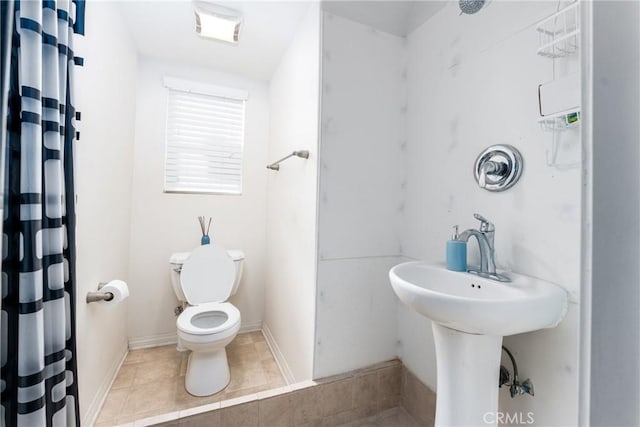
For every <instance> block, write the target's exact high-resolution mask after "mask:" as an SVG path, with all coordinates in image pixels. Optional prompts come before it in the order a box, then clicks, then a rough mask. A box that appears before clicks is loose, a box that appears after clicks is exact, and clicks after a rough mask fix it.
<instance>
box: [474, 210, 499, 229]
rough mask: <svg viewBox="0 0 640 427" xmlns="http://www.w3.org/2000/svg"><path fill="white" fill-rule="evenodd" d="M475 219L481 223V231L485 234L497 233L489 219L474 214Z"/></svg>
mask: <svg viewBox="0 0 640 427" xmlns="http://www.w3.org/2000/svg"><path fill="white" fill-rule="evenodd" d="M473 217H474V218H475V219H477V220H478V221H480V231H483V232H485V231H495V229H496V227H495V225H493V223H492V222H491V221H489V220H488V219H487V218H485V217H483V216H482V215H480V214H479V213H474V214H473Z"/></svg>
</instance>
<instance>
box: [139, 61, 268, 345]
mask: <svg viewBox="0 0 640 427" xmlns="http://www.w3.org/2000/svg"><path fill="white" fill-rule="evenodd" d="M164 76H173V77H179V78H183V79H190V80H193V81H198V82H204V83H210V84H215V85H220V86H228V87H233V88H238V89H243V90H247V91H248V92H249V100H248V101H247V104H246V115H245V123H246V128H245V140H244V154H243V190H242V195H240V196H229V195H198V194H165V193H163V191H162V189H163V166H164V147H165V122H166V108H167V92H166V89H165V88H164V87H163V85H162V79H163V77H164ZM137 77H138V79H137V92H136V96H137V105H136V124H135V147H134V171H133V186H132V192H133V196H132V197H133V199H132V207H131V229H130V234H131V238H130V252H131V258H130V270H129V285H130V290H131V297H130V298H129V324H128V336H129V339H130V342H131V344H132V345H134V346H141V345H151V344H155V345H157V344H161V343H168V342H172V341H175V334H176V323H175V322H176V318H175V316H174V314H173V310H174V307H176V306H177V300H176V298H175V295H174V292H173V289H172V287H171V280H170V275H169V257H170V256H171V254H172V253H174V252H179V251H190V250H192V249H193V248H194V247H196V246H198V245H199V244H200V236H201V233H200V229H199V225H198V222H197V216H198V215H204V216H207V217H209V216H211V217H213V223H212V226H211V233H210V234H211V238H212V240H213V241H214V242H216V243H218V244H220V245H222V246H223V247H225V248H228V249H242V250H243V251H244V252H245V255H246V258H245V262H244V273H243V278H242V282H241V283H240V287H239V289H238V292H237V293H236V295H235V296H233V297H232V298H231V302H232V303H233V304H234V305H235V306H236V307H238V309H239V310H240V313H241V316H242V327H243V328H245V329H246V328H254V329H259V328H260V326H261V322H262V320H263V308H264V306H263V302H264V274H265V271H264V262H265V222H266V221H265V209H266V179H267V176H266V175H267V171H266V169H265V165H266V164H267V143H268V135H269V134H268V132H269V116H268V108H269V105H268V86H267V83H266V82H262V81H256V80H252V79H249V78H244V77H241V76H237V75H229V74H223V73H218V72H215V71H213V70H209V69H204V68H197V67H192V66H189V65H186V64H178V63H171V62H163V61H157V60H152V59H148V58H140V60H139V67H138V76H137Z"/></svg>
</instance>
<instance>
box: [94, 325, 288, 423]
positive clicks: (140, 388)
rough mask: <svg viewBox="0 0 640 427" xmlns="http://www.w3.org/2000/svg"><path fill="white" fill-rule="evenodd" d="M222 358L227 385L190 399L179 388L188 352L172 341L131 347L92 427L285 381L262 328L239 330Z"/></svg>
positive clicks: (182, 382)
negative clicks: (226, 362) (226, 369)
mask: <svg viewBox="0 0 640 427" xmlns="http://www.w3.org/2000/svg"><path fill="white" fill-rule="evenodd" d="M227 357H228V360H229V368H230V371H231V382H230V383H229V385H228V386H227V387H226V388H225V389H224V390H222V391H221V392H219V393H216V394H214V395H212V396H207V397H195V396H192V395H190V394H189V393H187V391H186V390H185V388H184V375H185V372H186V370H187V359H188V352H179V351H177V350H176V346H175V345H169V346H163V347H154V348H149V349H142V350H133V351H130V352H129V354H128V355H127V358H126V359H125V361H124V364H123V365H122V368H121V369H120V372H118V376H117V377H116V380H115V382H114V383H113V387H111V390H110V391H109V394H108V395H107V399H106V401H105V403H104V406H103V407H102V410H101V411H100V414H99V415H98V419H97V421H96V424H95V427H105V426H113V425H118V424H123V423H129V422H131V421H134V420H137V419H141V418H146V417H151V416H153V415H158V414H163V413H167V412H172V411H179V410H181V409H188V408H192V407H195V406H200V405H206V404H208V403H215V402H218V401H220V400H226V399H232V398H235V397H239V396H244V395H247V394H252V393H257V392H259V391H264V390H268V389H271V388H276V387H282V386H284V385H285V380H284V378H283V377H282V374H281V373H280V370H279V368H278V365H276V362H275V360H274V358H273V355H272V354H271V351H270V350H269V347H268V346H267V343H266V341H265V339H264V336H263V335H262V332H259V331H258V332H249V333H245V334H239V335H238V336H237V337H236V339H235V340H233V342H232V343H231V344H229V345H228V346H227Z"/></svg>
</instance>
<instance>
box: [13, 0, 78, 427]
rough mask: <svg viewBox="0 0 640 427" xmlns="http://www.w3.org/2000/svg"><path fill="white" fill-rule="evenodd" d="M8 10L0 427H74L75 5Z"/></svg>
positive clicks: (64, 1)
mask: <svg viewBox="0 0 640 427" xmlns="http://www.w3.org/2000/svg"><path fill="white" fill-rule="evenodd" d="M2 1H6V0H2ZM14 3H15V4H14V9H15V11H14V17H15V20H14V21H13V23H14V25H13V27H14V28H13V32H12V40H11V41H12V44H11V59H10V72H9V94H8V95H9V97H8V98H9V100H8V112H7V124H6V129H3V132H6V144H7V148H6V159H5V164H4V168H3V169H4V170H3V171H2V172H3V175H4V222H3V239H4V244H3V254H2V328H1V329H2V337H1V338H2V342H1V345H2V352H1V358H2V360H1V361H2V365H1V366H2V369H1V383H0V390H2V394H1V397H2V410H3V411H2V412H3V414H2V415H3V417H4V418H3V419H2V423H3V425H6V426H30V427H31V426H73V425H75V426H79V425H80V420H79V416H78V386H77V370H76V343H75V283H74V282H75V277H74V276H75V247H74V243H75V235H74V232H75V216H74V191H73V143H74V139H75V134H76V131H75V127H74V122H75V114H76V112H75V110H74V107H73V104H72V101H73V68H74V64H77V63H79V62H81V60H80V59H79V58H76V57H74V52H73V39H74V37H75V34H76V33H78V32H82V29H83V22H82V21H83V19H82V18H83V13H82V12H83V11H84V4H83V3H81V2H79V1H75V0H74V1H73V2H72V1H70V0H56V1H54V0H40V1H34V0H24V1H15V2H14ZM78 12H80V13H78Z"/></svg>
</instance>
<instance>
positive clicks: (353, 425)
mask: <svg viewBox="0 0 640 427" xmlns="http://www.w3.org/2000/svg"><path fill="white" fill-rule="evenodd" d="M340 427H421V426H420V424H418V422H417V421H416V420H414V419H413V417H411V415H409V414H408V413H407V411H405V410H404V409H403V408H400V407H398V408H392V409H388V410H386V411H384V412H382V413H380V414H377V415H374V416H372V417H368V418H363V419H360V420H356V421H352V422H350V423H347V424H342V425H341V426H340Z"/></svg>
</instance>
